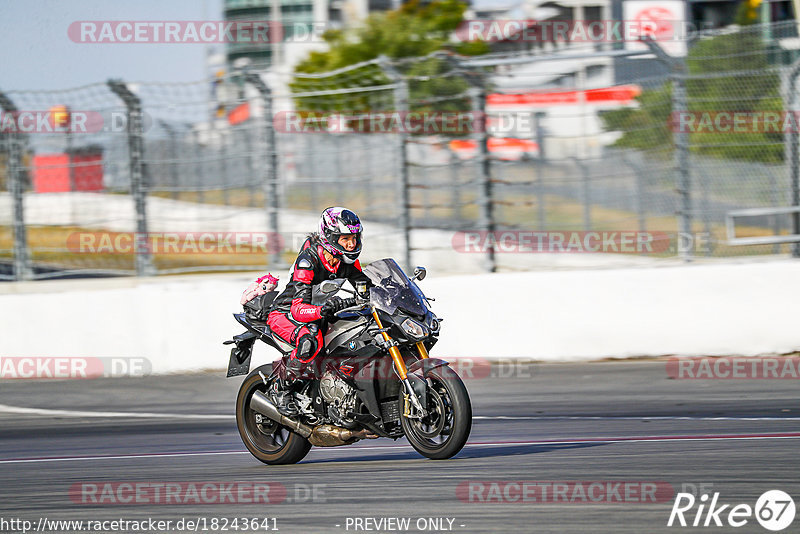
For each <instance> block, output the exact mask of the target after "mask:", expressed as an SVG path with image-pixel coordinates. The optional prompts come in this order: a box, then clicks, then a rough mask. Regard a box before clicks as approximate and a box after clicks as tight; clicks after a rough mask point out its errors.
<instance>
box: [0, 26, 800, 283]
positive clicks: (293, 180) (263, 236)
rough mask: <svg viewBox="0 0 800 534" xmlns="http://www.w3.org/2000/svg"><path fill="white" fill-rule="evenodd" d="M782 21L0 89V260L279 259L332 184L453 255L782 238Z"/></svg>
mask: <svg viewBox="0 0 800 534" xmlns="http://www.w3.org/2000/svg"><path fill="white" fill-rule="evenodd" d="M796 40H797V33H796V27H795V26H794V24H788V25H787V24H773V25H768V26H767V25H762V26H757V25H756V26H748V27H744V28H733V29H728V30H724V31H718V32H716V33H706V34H703V35H701V36H696V37H695V39H694V40H693V41H692V42H691V43H689V44H690V46H689V53H688V56H685V57H672V56H668V55H666V54H665V53H663V52H662V51H661V49H660V48H658V47H655V46H654V45H653V48H651V50H649V51H648V50H627V49H624V48H620V47H603V49H600V48H599V47H595V46H589V45H587V46H586V47H585V50H584V49H582V48H581V47H580V46H571V47H570V48H569V50H568V51H566V52H565V51H558V50H557V51H552V50H549V51H543V50H534V49H532V50H529V51H526V52H515V53H514V54H505V55H500V54H495V55H490V56H484V57H471V58H464V57H454V56H452V55H447V54H433V55H431V56H427V57H425V58H406V59H402V60H394V61H392V60H388V59H386V58H379V59H376V60H373V61H368V62H365V63H363V64H359V65H354V66H351V67H347V68H344V69H340V70H339V71H335V72H331V73H321V74H300V73H298V74H296V75H295V77H294V79H293V80H292V81H291V83H286V82H287V80H280V79H276V78H275V77H274V76H273V75H271V74H266V73H256V72H236V73H235V74H233V75H230V76H228V77H221V78H217V79H215V80H213V81H212V82H208V81H204V82H198V83H190V84H159V83H130V82H122V81H111V82H108V83H105V84H95V85H90V86H85V87H81V88H76V89H71V90H64V91H51V92H45V91H5V92H3V93H0V107H1V108H2V112H3V121H2V122H0V127H1V128H2V130H1V131H0V140H1V141H2V150H0V182H2V184H0V185H2V188H3V190H4V191H5V190H7V191H8V193H3V194H2V195H1V196H0V203H1V204H2V205H3V209H2V211H0V266H2V270H0V278H3V279H14V278H17V279H25V278H47V277H55V276H57V277H64V276H87V275H115V274H132V273H138V274H144V275H147V274H167V273H176V272H193V271H216V270H240V269H241V270H244V269H261V268H264V267H270V268H277V267H278V266H283V265H284V264H285V263H286V262H287V261H289V259H290V257H291V255H292V253H293V251H296V250H297V247H298V246H299V245H300V243H301V242H302V239H303V237H304V235H305V234H306V233H307V232H310V231H312V230H313V229H314V226H315V221H316V219H317V216H318V214H319V212H320V211H321V210H322V209H323V208H325V207H327V206H331V205H345V206H348V207H351V208H352V209H354V210H355V211H357V212H358V213H359V215H360V216H361V217H362V219H363V220H364V222H365V225H366V228H367V239H368V241H367V247H366V248H365V256H366V259H367V260H369V259H370V258H377V257H382V256H394V257H397V258H398V259H400V260H401V261H402V263H404V264H406V265H409V264H412V263H414V264H416V263H421V264H424V263H429V264H430V263H432V264H435V265H440V266H441V268H442V269H448V270H451V271H468V270H476V269H484V270H496V269H518V270H524V269H527V268H531V267H533V266H535V265H536V261H537V258H540V257H543V256H542V255H539V256H537V255H536V254H533V253H561V252H565V251H566V252H595V253H596V252H599V253H610V254H611V255H612V256H613V254H614V253H622V252H633V253H635V254H637V255H642V256H653V257H671V256H678V255H680V256H682V257H684V258H686V259H688V258H692V257H698V258H702V257H706V256H732V255H750V254H767V253H787V252H789V248H788V247H790V246H791V245H790V244H787V242H788V241H790V240H791V239H792V237H791V235H792V234H797V233H798V232H800V228H798V226H800V224H797V223H798V222H800V221H797V220H796V219H797V214H796V210H793V209H792V208H791V207H792V206H798V205H800V199H798V196H800V193H798V187H797V179H796V176H797V172H798V167H800V164H798V157H797V144H798V140H797V122H798V121H797V120H796V113H795V112H794V108H795V107H796V104H797V102H796V100H797V92H798V87H797V83H796V78H797V71H798V70H800V69H798V68H797V67H796V65H795V64H794V63H793V62H794V61H795V60H796V58H797V51H796V49H795V48H792V46H790V45H791V43H792V42H794V41H796ZM637 73H640V74H637ZM659 73H663V74H659ZM787 121H788V122H787ZM793 162H794V163H793ZM793 177H794V178H793ZM781 208H789V209H783V210H781ZM629 234H630V235H629ZM631 236H632V237H631ZM775 236H778V237H777V238H775ZM626 239H627V240H629V239H633V240H634V244H635V245H634V246H633V247H625V246H624V245H625V240H626ZM621 240H622V241H621ZM782 241H783V243H782ZM738 243H746V244H744V245H740V244H738ZM639 245H642V246H639ZM617 257H618V256H617ZM629 257H630V256H629Z"/></svg>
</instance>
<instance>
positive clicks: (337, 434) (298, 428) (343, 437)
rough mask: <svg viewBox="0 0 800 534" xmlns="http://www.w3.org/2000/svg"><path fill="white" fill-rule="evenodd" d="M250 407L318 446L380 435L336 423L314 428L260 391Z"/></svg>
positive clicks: (339, 443)
mask: <svg viewBox="0 0 800 534" xmlns="http://www.w3.org/2000/svg"><path fill="white" fill-rule="evenodd" d="M250 408H251V409H253V410H255V411H256V412H258V413H260V414H262V415H264V416H266V417H268V418H269V419H272V420H273V421H275V422H277V423H280V424H281V425H283V426H285V427H286V428H288V429H289V430H292V431H293V432H295V433H297V434H300V435H301V436H303V437H304V438H306V439H308V441H310V442H311V444H312V445H315V446H317V447H338V446H340V445H350V444H351V443H353V442H355V441H357V440H359V439H376V438H377V437H378V436H377V435H375V434H373V433H371V432H370V431H369V430H366V429H364V430H357V431H353V430H348V429H346V428H342V427H340V426H334V425H317V426H315V427H313V428H312V427H310V426H308V425H305V424H303V423H301V422H300V421H297V420H295V419H292V418H291V417H286V416H285V415H283V414H281V413H280V412H279V411H278V408H277V407H276V406H275V405H274V404H272V401H270V400H269V399H268V398H267V396H266V395H264V394H263V393H261V392H260V391H256V392H254V393H253V396H252V397H251V398H250Z"/></svg>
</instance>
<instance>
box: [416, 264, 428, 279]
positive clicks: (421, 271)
mask: <svg viewBox="0 0 800 534" xmlns="http://www.w3.org/2000/svg"><path fill="white" fill-rule="evenodd" d="M427 274H428V271H427V269H425V267H416V268H415V269H414V279H415V280H425V276H426V275H427Z"/></svg>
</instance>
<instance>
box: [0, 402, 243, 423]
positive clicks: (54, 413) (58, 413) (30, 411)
mask: <svg viewBox="0 0 800 534" xmlns="http://www.w3.org/2000/svg"><path fill="white" fill-rule="evenodd" d="M0 413H16V414H25V415H46V416H48V417H127V418H136V419H224V420H233V419H234V417H233V416H232V415H201V414H188V413H186V414H182V413H149V412H82V411H76V410H51V409H44V408H23V407H21V406H8V405H7V404H0Z"/></svg>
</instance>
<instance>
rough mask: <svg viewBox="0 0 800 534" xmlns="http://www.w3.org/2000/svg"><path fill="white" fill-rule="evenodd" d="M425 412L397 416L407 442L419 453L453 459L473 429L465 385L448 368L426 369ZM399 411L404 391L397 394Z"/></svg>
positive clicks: (401, 409) (436, 457) (403, 403)
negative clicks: (416, 416)
mask: <svg viewBox="0 0 800 534" xmlns="http://www.w3.org/2000/svg"><path fill="white" fill-rule="evenodd" d="M424 378H425V381H426V382H427V384H428V403H427V404H428V405H427V406H426V407H425V409H426V410H427V412H428V415H426V416H425V417H423V418H422V419H415V418H410V417H406V416H405V415H401V416H400V422H401V425H402V427H403V432H405V435H406V438H407V439H408V442H409V443H411V446H412V447H414V449H415V450H416V451H417V452H419V453H420V454H421V455H423V456H425V457H427V458H430V459H432V460H445V459H447V458H452V457H453V456H455V455H456V454H458V452H459V451H460V450H461V449H462V448H463V447H464V445H465V444H466V443H467V438H469V433H470V430H472V404H471V403H470V400H469V395H468V394H467V388H466V387H465V386H464V383H463V382H462V381H461V378H460V377H459V376H458V374H457V373H456V372H455V371H453V370H452V369H451V368H450V367H447V366H442V367H437V368H435V369H431V370H429V371H428V372H427V373H426V375H425V377H424ZM399 402H400V413H401V414H402V413H403V412H404V408H405V399H404V394H403V393H402V392H401V393H400V398H399Z"/></svg>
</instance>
